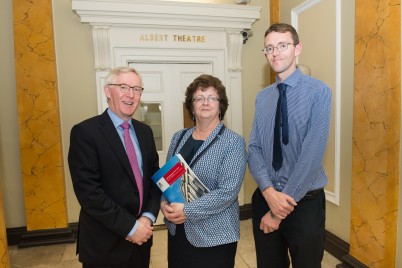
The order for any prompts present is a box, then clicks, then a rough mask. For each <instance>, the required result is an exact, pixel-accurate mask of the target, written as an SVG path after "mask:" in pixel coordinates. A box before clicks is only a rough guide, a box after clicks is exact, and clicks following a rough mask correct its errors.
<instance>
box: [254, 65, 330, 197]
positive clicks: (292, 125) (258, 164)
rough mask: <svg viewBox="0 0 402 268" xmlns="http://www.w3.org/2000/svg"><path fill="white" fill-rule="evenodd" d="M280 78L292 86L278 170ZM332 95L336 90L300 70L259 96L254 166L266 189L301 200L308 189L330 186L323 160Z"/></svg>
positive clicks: (255, 172)
mask: <svg viewBox="0 0 402 268" xmlns="http://www.w3.org/2000/svg"><path fill="white" fill-rule="evenodd" d="M279 82H283V83H285V84H287V85H288V87H287V89H286V95H287V101H288V102H287V103H288V122H289V143H288V144H287V145H284V144H283V143H281V146H282V155H283V164H282V168H281V169H279V170H278V171H276V172H275V170H274V169H273V167H272V154H273V140H274V126H275V112H276V103H277V101H278V97H279V93H278V89H277V84H278V83H279ZM331 99H332V93H331V89H330V88H329V87H328V86H327V85H326V84H324V83H323V82H322V81H319V80H317V79H315V78H312V77H310V76H307V75H304V74H303V73H302V72H301V71H300V70H299V68H297V69H296V70H295V71H294V72H293V73H292V74H291V75H290V76H289V77H288V78H287V79H286V80H285V81H277V82H276V83H274V84H272V85H270V86H268V87H266V88H265V89H263V90H262V91H261V92H259V93H258V94H257V97H256V101H255V115H254V122H253V127H252V131H251V135H250V141H249V146H248V150H249V158H248V165H249V168H250V172H251V174H252V176H253V177H254V180H255V181H256V182H257V184H258V187H259V189H260V190H261V191H263V190H264V189H265V188H267V187H270V186H272V187H274V188H275V190H277V191H280V192H283V193H285V194H287V195H289V196H291V197H293V198H294V199H295V201H296V202H298V201H300V199H302V198H303V197H304V195H305V194H306V193H307V192H308V191H311V190H315V189H318V188H323V187H325V186H326V185H327V182H328V178H327V175H326V174H325V171H324V167H323V158H324V153H325V149H326V146H327V142H328V134H329V128H330V120H331Z"/></svg>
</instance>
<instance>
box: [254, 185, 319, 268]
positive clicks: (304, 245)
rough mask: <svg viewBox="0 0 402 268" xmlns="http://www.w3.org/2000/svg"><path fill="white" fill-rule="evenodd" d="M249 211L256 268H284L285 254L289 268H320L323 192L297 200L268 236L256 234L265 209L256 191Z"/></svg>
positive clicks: (263, 200)
mask: <svg viewBox="0 0 402 268" xmlns="http://www.w3.org/2000/svg"><path fill="white" fill-rule="evenodd" d="M252 209H253V234H254V242H255V247H256V254H257V267H258V268H268V267H269V268H288V267H289V264H290V259H289V254H290V257H291V259H292V267H293V268H306V267H308V268H320V267H321V261H322V258H323V255H324V238H325V193H324V191H320V192H319V193H317V194H315V195H314V196H311V197H305V198H303V199H302V200H300V201H299V202H298V203H297V206H296V207H295V209H294V210H293V212H292V213H291V214H289V215H288V216H287V217H286V219H284V220H283V221H282V222H281V224H280V225H279V229H278V230H276V231H274V232H271V233H268V234H264V232H263V231H261V230H260V222H261V218H262V217H263V216H264V215H265V214H266V213H267V212H268V211H269V207H268V205H267V202H266V201H265V199H264V197H263V196H262V194H261V191H260V190H259V189H257V190H256V191H255V192H254V194H253V198H252Z"/></svg>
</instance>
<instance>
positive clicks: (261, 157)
mask: <svg viewBox="0 0 402 268" xmlns="http://www.w3.org/2000/svg"><path fill="white" fill-rule="evenodd" d="M301 51H302V44H301V43H300V42H299V37H298V34H297V32H296V30H295V29H294V28H293V27H292V26H291V25H288V24H284V23H278V24H274V25H271V26H270V27H269V29H268V30H267V31H266V33H265V39H264V49H263V52H264V54H265V57H266V59H267V61H268V63H269V64H270V66H271V68H272V70H273V71H275V72H276V74H277V76H276V82H275V83H273V84H272V85H270V86H268V87H266V88H265V89H263V90H262V91H261V92H259V93H258V94H257V96H256V102H255V116H254V122H253V128H252V131H251V135H250V141H249V159H248V163H249V168H250V172H251V174H252V175H253V177H254V179H255V181H256V182H257V184H258V188H257V190H256V191H255V192H254V194H253V199H252V207H253V233H254V239H255V246H256V254H257V267H259V268H262V267H274V268H282V267H289V265H290V259H289V255H290V257H291V261H292V267H294V268H306V267H308V268H315V267H321V261H322V258H323V253H324V235H325V193H324V190H323V188H324V187H325V186H326V184H327V181H328V180H327V176H326V174H325V171H324V168H323V163H322V162H323V158H324V153H325V148H326V145H327V141H328V133H329V127H330V120H331V90H330V88H329V87H328V86H327V85H326V84H324V83H323V82H322V81H319V80H317V79H314V78H312V77H310V76H307V75H304V74H303V73H302V72H301V71H300V69H299V68H298V67H297V65H296V58H297V56H299V55H300V53H301ZM280 84H284V85H280ZM280 92H282V93H281V94H282V97H281V99H280V100H279V102H278V99H279V96H280ZM277 106H278V108H280V109H279V110H278V112H277ZM276 121H277V122H278V123H276ZM275 124H276V125H277V128H276V129H275ZM275 131H276V133H277V134H275ZM274 139H276V140H277V141H278V142H277V143H276V144H275V145H274Z"/></svg>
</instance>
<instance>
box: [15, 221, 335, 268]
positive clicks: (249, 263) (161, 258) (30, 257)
mask: <svg viewBox="0 0 402 268" xmlns="http://www.w3.org/2000/svg"><path fill="white" fill-rule="evenodd" d="M166 232H167V230H159V231H156V232H155V234H154V246H153V247H152V253H151V268H167V261H166V260H167V257H166V248H167V241H166V238H167V234H166ZM9 253H10V262H11V267H12V268H17V267H36V268H45V267H52V268H53V267H55V268H56V267H57V268H61V267H63V268H75V267H81V264H80V263H79V262H78V260H77V256H76V255H75V244H60V245H53V246H42V247H32V248H17V247H15V246H12V247H10V248H9ZM339 263H340V261H339V260H338V259H336V258H334V257H333V256H331V255H329V254H328V253H327V252H325V255H324V260H323V263H322V268H335V267H336V265H337V264H339ZM235 267H236V268H255V267H256V260H255V251H254V241H253V233H252V226H251V220H246V221H242V222H241V238H240V242H239V244H238V247H237V255H236V266H235Z"/></svg>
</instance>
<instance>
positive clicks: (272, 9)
mask: <svg viewBox="0 0 402 268" xmlns="http://www.w3.org/2000/svg"><path fill="white" fill-rule="evenodd" d="M278 22H280V15H279V0H270V1H269V23H270V24H274V23H278ZM267 29H268V28H267ZM275 78H276V73H275V72H274V71H273V70H272V69H271V68H270V74H269V81H270V83H271V84H272V83H274V82H275Z"/></svg>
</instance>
